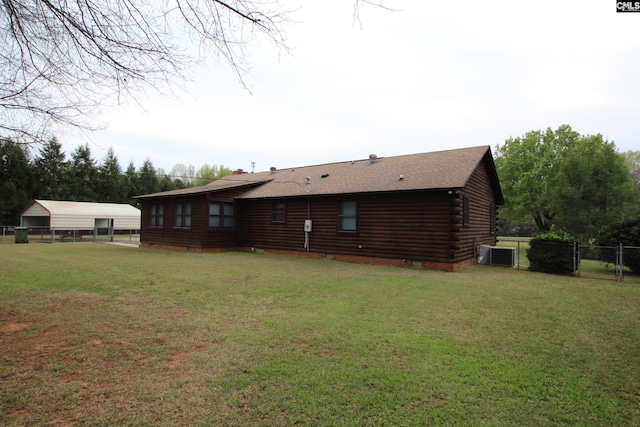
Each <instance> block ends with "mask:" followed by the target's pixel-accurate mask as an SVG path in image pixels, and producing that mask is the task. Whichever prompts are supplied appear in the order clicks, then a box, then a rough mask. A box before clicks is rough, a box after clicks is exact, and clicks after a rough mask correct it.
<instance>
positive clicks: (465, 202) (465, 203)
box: [462, 196, 469, 226]
mask: <svg viewBox="0 0 640 427" xmlns="http://www.w3.org/2000/svg"><path fill="white" fill-rule="evenodd" d="M462 225H463V226H467V225H469V198H468V197H467V196H462Z"/></svg>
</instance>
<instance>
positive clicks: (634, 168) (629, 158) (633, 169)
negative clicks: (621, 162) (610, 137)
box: [624, 151, 640, 208]
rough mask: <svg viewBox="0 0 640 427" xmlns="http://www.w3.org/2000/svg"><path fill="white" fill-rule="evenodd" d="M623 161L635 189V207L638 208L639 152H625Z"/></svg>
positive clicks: (639, 181)
mask: <svg viewBox="0 0 640 427" xmlns="http://www.w3.org/2000/svg"><path fill="white" fill-rule="evenodd" d="M624 157H625V160H626V162H627V165H628V166H629V172H630V173H631V179H633V185H634V187H635V189H636V199H635V200H636V202H637V207H638V208H640V151H627V152H626V153H624Z"/></svg>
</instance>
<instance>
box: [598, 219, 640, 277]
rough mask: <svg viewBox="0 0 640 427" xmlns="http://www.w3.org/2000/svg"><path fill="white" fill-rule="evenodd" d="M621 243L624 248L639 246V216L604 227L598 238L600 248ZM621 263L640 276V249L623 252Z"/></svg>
mask: <svg viewBox="0 0 640 427" xmlns="http://www.w3.org/2000/svg"><path fill="white" fill-rule="evenodd" d="M621 243H622V245H624V246H640V215H637V216H635V217H633V218H630V219H626V220H624V221H620V222H618V223H616V224H613V225H611V226H609V227H606V228H605V229H603V230H602V232H601V233H600V237H599V238H598V244H600V245H602V246H617V245H619V244H621ZM611 261H612V262H613V260H611ZM622 261H623V263H624V265H625V266H627V267H629V268H630V269H631V271H633V272H634V273H636V274H640V249H631V250H626V251H624V256H623V259H622Z"/></svg>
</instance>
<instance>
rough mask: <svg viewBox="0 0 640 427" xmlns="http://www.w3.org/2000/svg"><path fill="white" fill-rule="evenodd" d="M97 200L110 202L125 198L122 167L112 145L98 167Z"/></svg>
mask: <svg viewBox="0 0 640 427" xmlns="http://www.w3.org/2000/svg"><path fill="white" fill-rule="evenodd" d="M97 200H98V201H99V202H111V203H120V202H125V201H126V200H127V197H126V195H125V192H124V177H123V176H122V168H121V167H120V163H118V157H117V156H116V154H115V152H114V151H113V147H109V149H108V150H107V154H106V155H105V157H104V159H103V161H102V164H101V165H100V166H99V167H98V183H97Z"/></svg>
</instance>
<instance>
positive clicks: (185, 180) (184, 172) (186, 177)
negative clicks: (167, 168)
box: [169, 163, 196, 188]
mask: <svg viewBox="0 0 640 427" xmlns="http://www.w3.org/2000/svg"><path fill="white" fill-rule="evenodd" d="M169 175H171V178H172V179H173V180H174V182H175V183H176V187H178V188H186V187H192V186H193V185H195V184H194V183H195V181H194V177H195V175H196V168H195V167H193V165H189V166H187V165H184V164H182V163H178V164H176V165H175V166H174V167H173V168H172V169H171V173H170V174H169Z"/></svg>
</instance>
